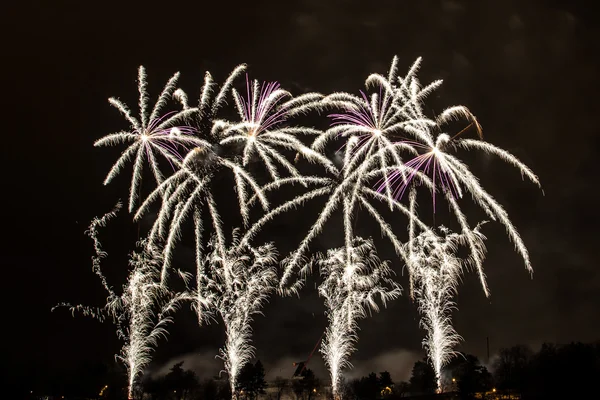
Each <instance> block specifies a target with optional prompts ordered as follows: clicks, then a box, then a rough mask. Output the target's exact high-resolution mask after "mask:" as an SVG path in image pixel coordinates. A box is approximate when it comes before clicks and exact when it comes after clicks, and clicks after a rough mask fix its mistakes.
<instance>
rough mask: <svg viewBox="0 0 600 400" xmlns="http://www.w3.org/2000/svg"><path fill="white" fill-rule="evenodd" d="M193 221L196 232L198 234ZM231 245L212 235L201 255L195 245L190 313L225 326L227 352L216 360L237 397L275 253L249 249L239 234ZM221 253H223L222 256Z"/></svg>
mask: <svg viewBox="0 0 600 400" xmlns="http://www.w3.org/2000/svg"><path fill="white" fill-rule="evenodd" d="M200 224H201V221H200V219H198V218H197V219H196V232H199V231H201V230H202V227H201V225H200ZM232 236H233V240H232V243H231V244H230V245H228V246H225V245H224V244H223V243H222V240H223V238H220V237H218V236H217V235H213V237H212V239H211V240H210V242H209V245H208V252H206V253H205V252H204V249H203V248H202V247H201V244H200V242H199V241H197V248H196V254H197V261H198V264H197V272H196V290H195V295H194V299H195V300H196V301H195V303H194V308H195V310H196V312H197V313H198V316H199V319H200V320H201V321H202V320H203V319H204V318H206V317H207V316H211V317H214V316H218V317H220V319H221V320H222V321H223V324H224V325H225V334H226V341H225V346H224V347H223V348H222V349H221V350H220V352H219V353H220V355H219V357H220V358H221V359H222V360H223V362H224V365H225V371H226V372H227V374H228V376H229V383H230V386H231V392H232V395H233V397H234V398H237V395H236V380H237V377H238V374H239V372H240V370H241V368H242V367H243V366H244V365H245V364H246V363H247V362H248V361H249V360H251V359H252V357H254V347H253V346H252V344H251V342H252V340H251V336H252V328H251V323H252V318H253V316H254V315H256V314H259V313H260V310H261V308H262V305H263V304H264V302H265V301H266V300H267V298H268V296H269V295H270V293H271V292H273V291H274V290H275V287H276V285H277V270H276V268H275V264H276V257H277V252H276V249H275V247H274V246H273V245H272V244H266V245H263V246H259V247H256V248H254V247H250V246H247V245H243V244H241V243H240V240H239V236H238V230H234V231H233V235H232ZM224 249H225V251H223V250H224Z"/></svg>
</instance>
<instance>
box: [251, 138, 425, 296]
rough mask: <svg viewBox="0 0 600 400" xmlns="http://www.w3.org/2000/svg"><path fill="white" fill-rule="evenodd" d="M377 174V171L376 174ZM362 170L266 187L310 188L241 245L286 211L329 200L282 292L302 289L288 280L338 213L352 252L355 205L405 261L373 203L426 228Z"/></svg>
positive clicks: (291, 262) (288, 263) (290, 265)
mask: <svg viewBox="0 0 600 400" xmlns="http://www.w3.org/2000/svg"><path fill="white" fill-rule="evenodd" d="M355 143H356V140H351V141H350V143H349V145H348V146H347V147H346V150H345V153H346V157H345V160H348V159H349V157H350V156H349V155H350V154H351V152H352V149H353V146H354V144H355ZM375 173H377V171H375ZM362 177H363V169H362V167H361V168H356V169H355V170H354V171H350V170H348V169H346V170H344V171H338V174H336V175H335V176H332V177H319V176H302V177H290V178H285V179H281V180H279V181H275V182H272V183H270V184H268V185H265V186H264V187H263V190H264V191H265V193H267V192H269V191H271V190H276V189H279V188H281V187H282V186H284V185H293V184H302V185H304V186H305V187H307V188H310V189H309V190H308V191H307V192H305V193H303V194H300V195H298V196H296V197H295V198H293V199H291V200H288V201H286V202H284V203H283V204H282V205H280V206H278V207H276V208H273V209H272V210H270V211H269V212H268V213H266V214H265V215H264V216H262V217H261V218H260V219H259V220H258V221H257V222H256V223H254V224H253V225H252V226H251V227H250V229H249V230H248V231H247V232H246V234H245V235H244V237H243V239H242V242H248V241H250V240H251V239H252V238H253V237H254V236H255V235H256V234H257V233H258V232H259V231H260V230H261V229H263V228H264V226H265V225H266V224H268V223H269V222H270V221H271V220H272V219H273V218H275V217H276V216H277V215H280V214H283V213H285V212H287V211H290V210H293V209H296V208H297V207H300V206H302V205H304V204H305V203H306V202H307V201H310V200H313V199H316V198H320V197H327V201H326V203H325V206H324V207H323V208H322V209H321V212H320V213H319V215H318V216H317V218H316V221H315V222H314V223H313V225H312V226H311V228H310V229H309V232H308V233H307V235H306V236H305V237H304V239H303V240H302V241H301V243H300V244H299V246H298V248H297V249H296V250H295V251H294V252H293V253H292V254H291V255H290V256H289V257H288V258H287V259H286V260H285V262H284V264H285V270H284V273H283V276H282V278H281V280H280V290H283V291H289V292H296V291H297V290H298V289H299V285H301V282H300V281H297V282H296V283H295V284H293V285H291V286H289V287H285V286H286V285H287V284H289V280H290V278H291V276H292V274H293V273H294V271H295V270H296V269H298V268H299V267H300V266H301V264H302V263H303V262H304V257H305V256H306V253H307V251H308V247H309V245H310V243H311V242H312V241H313V240H314V239H315V238H316V237H317V236H318V235H319V233H320V232H321V231H322V230H323V228H324V227H325V224H326V223H327V221H329V219H330V218H331V216H332V215H333V213H334V212H335V211H336V209H338V208H341V209H342V213H343V216H344V241H345V247H346V248H348V249H349V248H350V247H351V242H352V240H353V239H352V238H353V237H354V235H353V233H352V221H353V219H354V218H355V217H354V209H355V208H356V206H355V205H356V204H359V205H360V207H362V208H364V209H365V210H366V211H367V214H368V215H369V216H370V217H371V218H373V219H374V220H375V221H376V222H377V223H378V225H379V226H380V228H381V232H382V234H383V235H384V236H385V237H386V238H387V239H388V240H389V241H390V242H391V243H392V245H393V246H394V248H395V250H396V252H397V253H398V254H399V255H400V256H401V257H402V258H403V259H404V258H405V251H404V247H403V245H402V242H401V241H400V240H399V239H398V237H397V236H396V234H395V233H394V231H393V230H392V228H391V226H390V225H389V224H388V223H387V222H386V221H385V219H384V217H383V216H382V215H381V214H380V212H379V211H378V210H377V209H376V207H375V205H374V203H377V202H388V203H390V204H392V206H393V209H394V210H396V211H398V212H400V213H403V214H404V215H406V216H407V217H408V218H409V219H415V223H416V224H418V225H419V226H421V227H422V228H423V229H427V227H426V226H425V225H424V224H423V223H422V222H421V221H419V220H416V217H415V216H414V215H412V214H411V213H410V211H409V210H408V208H406V207H405V206H404V205H402V204H401V203H399V202H397V201H395V200H394V199H388V198H387V197H386V196H385V195H383V194H381V193H378V192H377V191H375V190H373V189H372V188H371V187H370V186H369V185H367V184H365V183H366V180H365V179H362ZM364 177H365V178H366V179H368V178H369V177H370V175H369V174H366V175H364ZM255 199H256V197H255V196H254V197H252V198H251V199H250V201H249V204H252V203H253V201H255ZM300 271H301V273H304V272H306V267H305V268H301V269H300Z"/></svg>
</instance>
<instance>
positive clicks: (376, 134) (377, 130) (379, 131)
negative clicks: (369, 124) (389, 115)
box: [373, 129, 383, 136]
mask: <svg viewBox="0 0 600 400" xmlns="http://www.w3.org/2000/svg"><path fill="white" fill-rule="evenodd" d="M382 133H383V132H381V130H379V129H375V130H374V131H373V134H374V135H375V136H381V134H382Z"/></svg>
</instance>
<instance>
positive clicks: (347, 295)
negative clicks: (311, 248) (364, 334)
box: [318, 238, 401, 400]
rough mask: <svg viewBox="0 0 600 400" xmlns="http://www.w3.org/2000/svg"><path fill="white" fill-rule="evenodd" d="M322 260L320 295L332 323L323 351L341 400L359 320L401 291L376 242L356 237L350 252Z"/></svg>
mask: <svg viewBox="0 0 600 400" xmlns="http://www.w3.org/2000/svg"><path fill="white" fill-rule="evenodd" d="M319 258H320V259H319V260H318V265H319V269H320V273H321V276H322V278H323V282H322V283H321V284H320V285H319V295H320V296H321V297H323V298H324V299H325V308H326V313H327V319H328V321H329V325H328V326H327V330H326V334H325V338H324V339H323V343H322V345H321V350H320V351H321V353H322V354H323V357H324V358H325V364H326V365H327V367H328V369H329V373H330V376H331V389H332V393H333V398H334V399H336V400H339V399H340V398H341V397H340V383H341V378H342V376H341V373H342V370H343V369H344V368H348V367H351V364H350V361H349V358H350V355H351V354H352V352H353V351H354V349H355V346H356V342H357V341H358V335H357V333H356V331H357V329H358V320H359V319H361V318H365V317H366V316H367V312H368V311H378V310H379V307H378V305H377V299H378V298H379V300H380V301H381V302H382V304H383V305H384V306H385V305H386V303H387V302H388V301H389V300H392V299H395V298H397V297H398V296H399V295H400V292H401V290H400V287H399V286H398V284H396V283H395V282H393V281H392V280H391V279H390V278H389V276H390V275H391V270H390V268H389V266H388V264H387V263H386V262H382V261H380V260H379V257H378V256H377V253H376V251H375V246H374V244H373V242H372V240H365V239H362V238H355V239H354V240H353V241H352V243H351V248H350V249H348V248H346V247H341V248H339V249H332V250H329V251H327V253H326V254H325V255H322V256H320V257H319Z"/></svg>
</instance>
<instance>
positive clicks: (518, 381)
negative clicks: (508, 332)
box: [493, 345, 533, 393]
mask: <svg viewBox="0 0 600 400" xmlns="http://www.w3.org/2000/svg"><path fill="white" fill-rule="evenodd" d="M532 358H533V352H532V351H531V349H530V348H529V347H527V346H522V345H517V346H513V347H510V348H507V349H502V350H500V353H499V354H498V358H497V359H496V361H495V362H494V364H493V369H494V381H495V383H496V388H497V389H498V391H500V392H511V391H516V392H519V393H522V392H523V390H524V389H525V386H526V384H527V380H528V376H527V375H528V373H529V363H530V362H531V360H532Z"/></svg>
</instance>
